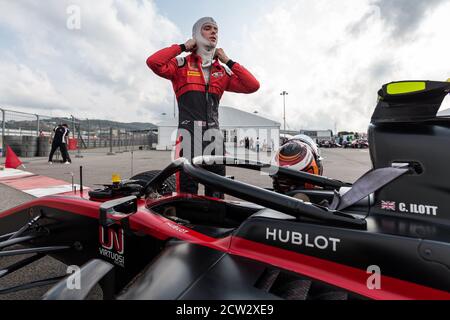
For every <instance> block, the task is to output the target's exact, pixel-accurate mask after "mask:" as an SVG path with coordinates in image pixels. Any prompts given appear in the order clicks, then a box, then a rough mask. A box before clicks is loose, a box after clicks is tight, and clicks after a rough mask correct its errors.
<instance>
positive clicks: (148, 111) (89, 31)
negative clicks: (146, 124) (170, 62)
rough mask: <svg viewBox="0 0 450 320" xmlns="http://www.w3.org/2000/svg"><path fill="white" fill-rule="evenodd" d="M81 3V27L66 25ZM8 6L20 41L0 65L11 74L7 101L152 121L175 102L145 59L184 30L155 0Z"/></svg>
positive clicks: (0, 87) (4, 8)
mask: <svg viewBox="0 0 450 320" xmlns="http://www.w3.org/2000/svg"><path fill="white" fill-rule="evenodd" d="M73 4H75V5H78V6H80V9H81V30H69V29H67V27H66V20H67V18H68V16H69V15H68V14H67V13H66V9H67V7H68V6H69V5H73ZM0 12H1V13H0V16H1V19H0V21H1V22H0V27H1V28H5V29H7V30H9V31H10V32H11V33H12V34H13V36H14V39H15V41H16V45H15V46H14V47H10V48H6V50H5V49H3V48H2V49H3V50H2V51H3V52H2V53H0V57H1V59H2V61H3V62H2V64H1V65H0V72H1V73H2V74H4V77H5V78H7V79H11V81H1V84H0V103H2V104H6V105H7V106H10V107H13V108H30V107H33V108H35V109H37V111H41V110H39V109H46V108H48V106H49V105H51V106H52V107H53V108H59V109H60V110H61V109H63V112H65V114H70V113H72V114H76V115H78V116H80V117H101V118H109V119H114V120H123V121H127V120H128V121H132V120H140V121H150V120H152V118H155V117H156V115H158V114H160V113H161V112H163V111H164V109H165V108H166V106H165V105H166V104H168V103H170V101H171V99H172V94H171V88H170V85H169V84H168V83H166V82H165V81H161V80H160V79H159V78H157V77H156V76H155V75H154V74H153V73H152V72H151V71H150V70H149V69H148V68H147V66H146V64H145V61H146V58H147V57H148V55H150V54H151V53H153V52H154V51H156V50H157V49H159V48H161V47H163V46H165V45H167V44H168V43H172V42H176V41H175V39H178V38H179V35H180V32H179V30H178V28H177V27H176V26H175V24H173V23H172V22H171V21H169V20H168V19H166V18H164V17H162V16H160V15H159V14H158V12H157V9H156V8H155V6H154V4H153V2H152V1H113V0H106V1H87V0H82V1H46V2H45V5H44V4H41V3H39V2H36V1H31V0H30V1H20V2H19V1H17V2H12V1H10V2H6V1H5V2H2V3H1V4H0ZM24 79H34V82H33V85H32V86H27V85H25V82H24V81H23V80H24ZM12 80H13V81H12ZM30 81H31V80H30ZM4 93H8V95H5V94H4ZM49 101H51V102H52V103H51V104H50V103H49ZM44 111H45V110H42V112H44Z"/></svg>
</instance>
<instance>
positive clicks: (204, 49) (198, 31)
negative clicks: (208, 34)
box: [192, 17, 217, 78]
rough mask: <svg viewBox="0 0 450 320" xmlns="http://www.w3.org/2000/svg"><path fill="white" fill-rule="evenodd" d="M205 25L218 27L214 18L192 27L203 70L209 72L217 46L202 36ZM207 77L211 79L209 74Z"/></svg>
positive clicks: (205, 18)
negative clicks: (209, 24)
mask: <svg viewBox="0 0 450 320" xmlns="http://www.w3.org/2000/svg"><path fill="white" fill-rule="evenodd" d="M205 23H211V24H213V25H215V26H216V27H217V22H216V21H215V20H214V19H213V18H211V17H204V18H201V19H199V20H198V21H197V22H196V23H195V24H194V26H193V27H192V38H193V39H194V40H195V42H196V44H197V50H196V52H197V54H198V55H199V56H200V57H202V68H203V70H205V69H208V71H209V67H211V65H212V62H213V60H214V55H215V53H216V45H214V44H212V43H211V42H210V41H209V40H208V39H205V38H204V37H203V36H202V27H203V25H204V24H205ZM205 76H206V75H205ZM207 77H208V78H209V72H208V75H207Z"/></svg>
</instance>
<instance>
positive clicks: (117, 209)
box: [99, 196, 137, 227]
mask: <svg viewBox="0 0 450 320" xmlns="http://www.w3.org/2000/svg"><path fill="white" fill-rule="evenodd" d="M136 212H137V197H136V196H128V197H124V198H119V199H114V200H110V201H107V202H104V203H103V204H102V205H101V206H100V216H99V220H100V224H101V225H102V226H104V227H108V226H110V225H113V224H114V223H116V221H121V220H123V219H125V218H127V217H128V216H130V215H132V214H134V213H136Z"/></svg>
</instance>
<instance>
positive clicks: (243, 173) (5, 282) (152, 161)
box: [0, 149, 371, 300]
mask: <svg viewBox="0 0 450 320" xmlns="http://www.w3.org/2000/svg"><path fill="white" fill-rule="evenodd" d="M107 152H108V150H106V149H103V150H96V151H92V150H89V151H87V152H82V153H81V155H82V156H83V157H82V158H76V157H75V154H71V157H72V161H73V163H72V164H70V165H65V164H60V163H54V164H53V165H49V164H48V163H47V159H46V158H29V159H27V158H26V159H22V160H23V162H24V163H25V166H26V169H23V170H26V171H30V172H33V173H36V174H40V175H44V176H48V177H52V178H55V179H60V180H65V181H67V182H68V183H71V182H72V174H73V176H74V183H79V167H80V166H83V184H84V185H85V186H89V187H98V186H95V184H103V183H109V182H110V180H111V174H112V173H119V174H120V175H121V176H122V178H129V177H131V176H132V175H133V174H134V175H135V174H138V173H140V172H143V171H148V170H160V169H162V168H164V167H165V166H166V165H167V164H168V163H169V162H170V161H171V153H170V152H169V151H145V150H142V151H133V153H131V152H123V153H116V154H115V155H107ZM321 153H322V157H323V158H324V160H323V164H324V175H325V176H327V177H330V178H335V179H339V180H343V181H348V182H354V181H355V180H356V179H357V178H358V177H360V176H361V175H362V174H363V173H365V172H366V171H368V170H369V169H370V168H371V162H370V157H369V152H368V150H359V149H321ZM271 157H272V155H270V154H267V153H266V152H261V153H260V159H261V160H262V161H265V160H267V159H270V158H271ZM251 158H252V159H256V153H254V152H251ZM131 159H133V161H131ZM227 175H233V176H235V178H236V179H237V180H240V181H244V182H247V183H250V184H253V185H257V186H260V187H270V186H271V179H270V178H269V177H268V176H266V175H260V174H255V172H254V171H250V170H243V169H237V168H227ZM30 199H33V197H32V196H30V195H27V194H25V193H22V192H20V191H17V190H14V189H12V188H10V187H8V186H5V185H2V184H0V212H1V211H4V210H6V209H9V208H12V207H15V206H17V205H19V204H21V203H24V202H27V201H29V200H30ZM23 257H24V256H21V257H20V258H19V257H4V258H0V269H2V268H4V267H6V266H8V265H10V264H12V263H14V262H15V261H18V260H19V259H21V258H23ZM66 270H67V267H66V266H65V265H64V264H62V263H60V262H59V261H56V260H55V259H53V258H50V257H45V258H42V259H41V260H39V261H36V262H34V263H33V264H31V265H29V266H27V267H25V268H23V269H22V270H19V271H16V272H14V273H12V274H10V275H8V276H5V277H3V278H0V289H1V288H5V287H10V286H13V285H17V284H22V283H26V282H29V281H33V280H37V279H44V278H50V277H56V276H59V275H64V274H65V273H66ZM50 287H51V286H45V287H40V288H34V289H30V290H26V291H20V292H16V293H10V294H6V295H0V300H11V299H20V300H22V299H27V300H30V299H40V297H41V296H42V295H43V294H44V293H45V292H46V291H47V290H48V289H49V288H50ZM90 298H91V299H98V298H101V290H100V289H99V288H98V287H97V288H95V289H94V291H93V293H92V295H91V296H90Z"/></svg>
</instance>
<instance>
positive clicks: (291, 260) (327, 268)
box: [229, 237, 450, 300]
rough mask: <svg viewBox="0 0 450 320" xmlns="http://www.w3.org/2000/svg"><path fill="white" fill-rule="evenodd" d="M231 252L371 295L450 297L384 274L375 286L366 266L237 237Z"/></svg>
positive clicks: (375, 297)
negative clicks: (347, 263)
mask: <svg viewBox="0 0 450 320" xmlns="http://www.w3.org/2000/svg"><path fill="white" fill-rule="evenodd" d="M229 253H231V254H235V255H239V256H243V257H247V258H250V259H253V260H258V261H261V262H265V263H268V264H271V265H274V266H277V267H280V268H282V269H285V270H290V271H293V272H297V273H300V274H303V275H305V276H308V277H311V278H314V279H318V280H320V281H323V282H327V283H329V284H332V285H335V286H338V287H340V288H343V289H346V290H349V291H351V292H355V293H357V294H360V295H363V296H365V297H368V298H371V299H380V300H409V299H414V300H450V293H448V292H445V291H441V290H436V289H433V288H429V287H425V286H422V285H419V284H415V283H411V282H407V281H403V280H399V279H396V278H392V277H388V276H383V275H381V289H379V290H371V289H369V288H368V287H367V279H368V278H369V276H370V275H371V274H369V273H367V272H366V270H361V269H358V268H354V267H349V266H346V265H343V264H340V263H336V262H332V261H328V260H324V259H320V258H316V257H312V256H308V255H304V254H300V253H296V252H293V251H290V250H286V249H281V248H277V247H273V246H269V245H266V244H262V243H259V242H255V241H250V240H246V239H243V238H240V237H233V238H232V241H231V247H230V251H229Z"/></svg>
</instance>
